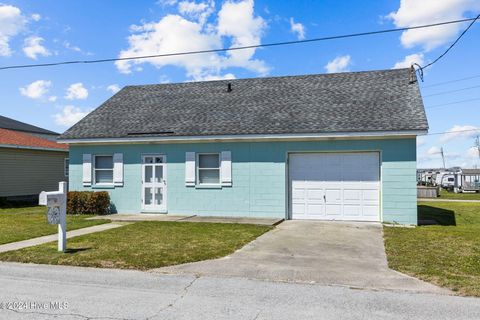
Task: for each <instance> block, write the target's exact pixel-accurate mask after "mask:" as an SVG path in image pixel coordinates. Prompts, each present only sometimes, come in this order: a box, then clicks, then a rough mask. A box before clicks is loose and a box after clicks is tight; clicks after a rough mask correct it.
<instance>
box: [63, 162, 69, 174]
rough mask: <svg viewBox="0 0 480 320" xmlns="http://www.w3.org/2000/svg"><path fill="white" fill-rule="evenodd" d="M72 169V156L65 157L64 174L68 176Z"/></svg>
mask: <svg viewBox="0 0 480 320" xmlns="http://www.w3.org/2000/svg"><path fill="white" fill-rule="evenodd" d="M69 171H70V158H63V175H64V176H65V177H67V178H68V175H69Z"/></svg>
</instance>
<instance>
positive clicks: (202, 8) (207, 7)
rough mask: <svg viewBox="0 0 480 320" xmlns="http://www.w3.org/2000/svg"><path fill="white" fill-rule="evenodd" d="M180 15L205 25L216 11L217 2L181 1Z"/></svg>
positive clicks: (179, 5) (210, 0) (179, 4)
mask: <svg viewBox="0 0 480 320" xmlns="http://www.w3.org/2000/svg"><path fill="white" fill-rule="evenodd" d="M178 11H179V12H180V14H182V15H185V16H187V17H190V18H192V19H196V20H198V21H199V23H200V24H202V25H203V24H204V23H205V21H206V20H207V18H208V17H209V16H210V15H211V14H212V13H213V12H214V11H215V2H214V1H213V0H209V1H205V2H198V3H197V2H194V1H181V2H179V3H178Z"/></svg>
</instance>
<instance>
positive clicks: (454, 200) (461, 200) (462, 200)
mask: <svg viewBox="0 0 480 320" xmlns="http://www.w3.org/2000/svg"><path fill="white" fill-rule="evenodd" d="M417 200H418V201H424V202H429V201H431V202H477V203H480V200H467V199H439V198H418V199H417Z"/></svg>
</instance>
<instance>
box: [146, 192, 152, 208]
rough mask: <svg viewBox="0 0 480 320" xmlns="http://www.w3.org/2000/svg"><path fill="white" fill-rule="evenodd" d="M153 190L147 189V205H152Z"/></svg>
mask: <svg viewBox="0 0 480 320" xmlns="http://www.w3.org/2000/svg"><path fill="white" fill-rule="evenodd" d="M152 196H153V195H152V188H145V205H151V204H152Z"/></svg>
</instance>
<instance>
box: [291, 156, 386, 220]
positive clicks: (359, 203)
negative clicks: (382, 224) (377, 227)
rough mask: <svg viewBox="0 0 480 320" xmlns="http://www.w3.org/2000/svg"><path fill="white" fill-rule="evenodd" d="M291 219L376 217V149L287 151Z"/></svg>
mask: <svg viewBox="0 0 480 320" xmlns="http://www.w3.org/2000/svg"><path fill="white" fill-rule="evenodd" d="M289 160H290V161H289V163H290V164H289V166H290V167H289V176H290V212H291V217H292V219H321V220H356V221H379V220H380V163H379V153H378V152H364V153H304V154H290V156H289Z"/></svg>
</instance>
